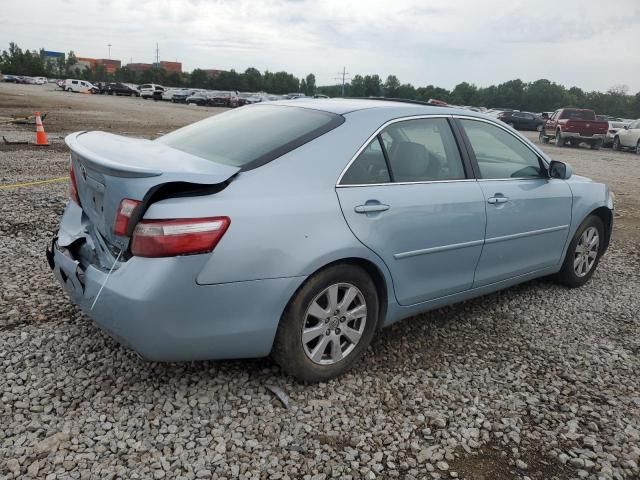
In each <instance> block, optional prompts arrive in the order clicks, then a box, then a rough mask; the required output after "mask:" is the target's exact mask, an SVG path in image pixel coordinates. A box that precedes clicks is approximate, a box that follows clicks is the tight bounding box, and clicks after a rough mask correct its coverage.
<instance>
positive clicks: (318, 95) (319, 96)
mask: <svg viewBox="0 0 640 480" xmlns="http://www.w3.org/2000/svg"><path fill="white" fill-rule="evenodd" d="M313 98H329V96H328V95H323V94H321V93H316V94H315V95H314V96H313Z"/></svg>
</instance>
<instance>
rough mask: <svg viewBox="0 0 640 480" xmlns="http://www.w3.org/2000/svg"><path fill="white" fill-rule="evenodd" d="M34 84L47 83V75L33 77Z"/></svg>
mask: <svg viewBox="0 0 640 480" xmlns="http://www.w3.org/2000/svg"><path fill="white" fill-rule="evenodd" d="M32 83H33V84H34V85H46V84H47V77H33V82H32Z"/></svg>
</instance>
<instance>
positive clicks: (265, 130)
mask: <svg viewBox="0 0 640 480" xmlns="http://www.w3.org/2000/svg"><path fill="white" fill-rule="evenodd" d="M343 122H344V117H343V116H341V115H336V114H333V113H328V112H323V111H320V110H312V109H308V108H300V107H289V106H282V105H256V106H252V107H243V108H238V109H236V110H232V111H230V112H226V113H222V114H219V115H214V116H212V117H209V118H207V119H205V120H201V121H200V122H197V123H194V124H192V125H188V126H186V127H184V128H181V129H179V130H176V131H175V132H172V133H169V134H168V135H165V136H163V137H160V138H159V139H158V140H157V141H158V142H161V143H164V144H166V145H169V146H170V147H173V148H175V149H177V150H182V151H183V152H187V153H190V154H192V155H196V156H198V157H202V158H205V159H207V160H210V161H212V162H216V163H221V164H224V165H231V166H234V167H241V168H242V169H243V170H250V169H252V168H256V167H259V166H261V165H264V164H265V163H268V162H270V161H272V160H274V159H276V158H278V157H280V156H282V155H284V154H285V153H287V152H290V151H291V150H294V149H296V148H298V147H300V146H301V145H304V144H305V143H307V142H309V141H311V140H313V139H315V138H317V137H319V136H320V135H323V134H325V133H327V132H328V131H330V130H333V129H334V128H336V127H337V126H339V125H341V124H342V123H343Z"/></svg>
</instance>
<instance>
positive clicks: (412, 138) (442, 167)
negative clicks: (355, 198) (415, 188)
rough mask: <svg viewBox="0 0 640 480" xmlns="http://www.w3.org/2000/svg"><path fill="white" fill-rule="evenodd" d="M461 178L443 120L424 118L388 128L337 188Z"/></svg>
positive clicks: (452, 141) (454, 145) (452, 140)
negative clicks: (341, 186) (340, 186)
mask: <svg viewBox="0 0 640 480" xmlns="http://www.w3.org/2000/svg"><path fill="white" fill-rule="evenodd" d="M385 155H386V159H385ZM389 169H390V170H391V171H389ZM464 178H465V171H464V167H463V164H462V158H461V156H460V152H459V151H458V146H457V143H456V140H455V138H454V136H453V132H452V131H451V128H450V127H449V122H447V120H446V119H444V118H428V119H418V120H405V121H401V122H396V123H393V124H391V125H389V126H388V127H387V128H385V129H384V130H383V131H382V132H380V134H378V135H377V136H376V138H375V139H374V140H372V141H371V143H370V144H369V145H368V146H367V148H365V149H364V150H363V151H362V153H361V154H360V155H359V156H358V157H357V158H356V160H354V162H353V163H352V164H351V165H350V166H349V169H348V170H347V171H346V172H345V174H344V176H343V177H342V179H341V180H340V184H341V185H366V184H376V183H389V182H400V183H403V182H406V183H411V182H431V181H444V180H461V179H464Z"/></svg>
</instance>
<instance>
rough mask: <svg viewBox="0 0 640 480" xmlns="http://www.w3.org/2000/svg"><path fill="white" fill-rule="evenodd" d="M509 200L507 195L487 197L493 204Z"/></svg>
mask: <svg viewBox="0 0 640 480" xmlns="http://www.w3.org/2000/svg"><path fill="white" fill-rule="evenodd" d="M508 201H509V199H508V198H507V197H489V198H488V199H487V202H488V203H491V204H493V205H496V204H498V203H507V202H508Z"/></svg>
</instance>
